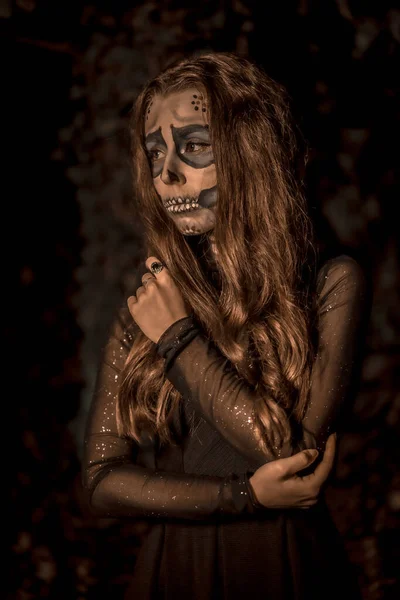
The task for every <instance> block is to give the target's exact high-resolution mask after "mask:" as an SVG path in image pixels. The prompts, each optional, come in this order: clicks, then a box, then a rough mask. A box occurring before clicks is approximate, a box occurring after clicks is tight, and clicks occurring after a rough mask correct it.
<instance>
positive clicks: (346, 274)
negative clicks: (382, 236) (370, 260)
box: [317, 254, 366, 307]
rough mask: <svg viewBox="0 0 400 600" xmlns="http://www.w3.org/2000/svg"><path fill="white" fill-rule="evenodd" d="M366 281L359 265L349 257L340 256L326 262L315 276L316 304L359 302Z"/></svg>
mask: <svg viewBox="0 0 400 600" xmlns="http://www.w3.org/2000/svg"><path fill="white" fill-rule="evenodd" d="M365 288H366V280H365V274H364V271H363V269H362V268H361V266H360V264H359V263H358V262H357V261H356V260H355V259H354V258H352V257H351V256H348V255H346V254H341V255H340V256H336V257H334V258H331V259H329V260H327V261H326V262H325V263H324V264H323V265H322V267H321V268H320V270H319V271H318V276H317V298H318V304H319V306H320V307H321V305H325V304H326V302H327V301H329V303H332V302H334V303H335V304H337V303H341V302H342V301H345V302H346V304H348V303H352V302H356V303H357V302H361V301H362V300H363V298H364V295H365Z"/></svg>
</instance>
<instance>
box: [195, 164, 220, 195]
mask: <svg viewBox="0 0 400 600" xmlns="http://www.w3.org/2000/svg"><path fill="white" fill-rule="evenodd" d="M193 171H194V172H195V175H194V176H193V177H192V181H195V180H197V181H198V182H199V185H200V187H201V188H202V189H208V188H212V187H214V186H215V185H216V184H217V172H216V170H215V165H210V166H209V167H206V168H205V169H201V170H200V169H198V170H197V172H196V169H193Z"/></svg>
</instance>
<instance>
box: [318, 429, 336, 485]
mask: <svg viewBox="0 0 400 600" xmlns="http://www.w3.org/2000/svg"><path fill="white" fill-rule="evenodd" d="M335 452H336V434H335V433H332V434H331V435H330V436H329V437H328V440H327V442H326V446H325V452H324V456H323V458H322V460H321V462H320V464H319V465H318V466H317V468H316V469H315V471H314V476H315V477H316V479H317V482H318V483H319V485H321V484H322V483H323V482H324V481H325V480H326V479H327V477H328V475H329V473H330V472H331V470H332V467H333V463H334V460H335Z"/></svg>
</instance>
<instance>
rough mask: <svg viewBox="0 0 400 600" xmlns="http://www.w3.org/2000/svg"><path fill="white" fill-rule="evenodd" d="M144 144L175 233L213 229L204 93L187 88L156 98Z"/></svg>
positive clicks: (211, 158)
mask: <svg viewBox="0 0 400 600" xmlns="http://www.w3.org/2000/svg"><path fill="white" fill-rule="evenodd" d="M145 144H146V151H147V155H148V157H149V162H150V166H151V170H152V173H153V182H154V187H155V189H156V191H157V193H158V195H159V197H160V199H161V201H162V203H163V206H164V208H165V210H166V211H167V213H168V215H169V216H170V217H171V218H172V219H173V221H174V222H175V224H176V226H177V227H178V229H179V231H181V232H182V233H183V234H185V235H198V234H201V233H205V232H207V231H210V230H211V229H213V227H214V225H215V206H216V203H217V188H216V183H217V178H216V171H215V164H214V155H213V151H212V147H211V142H210V134H209V128H208V118H207V104H206V101H205V97H204V94H202V93H201V92H200V91H199V90H198V89H196V88H190V89H187V90H185V91H183V92H179V93H174V94H169V95H168V96H155V97H154V98H153V101H152V102H151V104H150V106H149V108H148V110H147V113H146V121H145Z"/></svg>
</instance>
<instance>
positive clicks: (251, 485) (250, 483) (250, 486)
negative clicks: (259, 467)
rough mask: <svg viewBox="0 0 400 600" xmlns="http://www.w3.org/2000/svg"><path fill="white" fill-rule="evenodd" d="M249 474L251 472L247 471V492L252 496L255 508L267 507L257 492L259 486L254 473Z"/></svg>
mask: <svg viewBox="0 0 400 600" xmlns="http://www.w3.org/2000/svg"><path fill="white" fill-rule="evenodd" d="M248 475H249V472H248V473H247V476H246V483H247V493H248V495H249V497H250V500H251V502H252V504H253V506H254V507H255V508H262V509H265V508H266V507H265V506H264V504H261V502H260V501H259V499H258V498H257V492H256V489H257V488H256V484H255V480H254V474H253V475H251V476H250V477H249V476H248Z"/></svg>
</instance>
